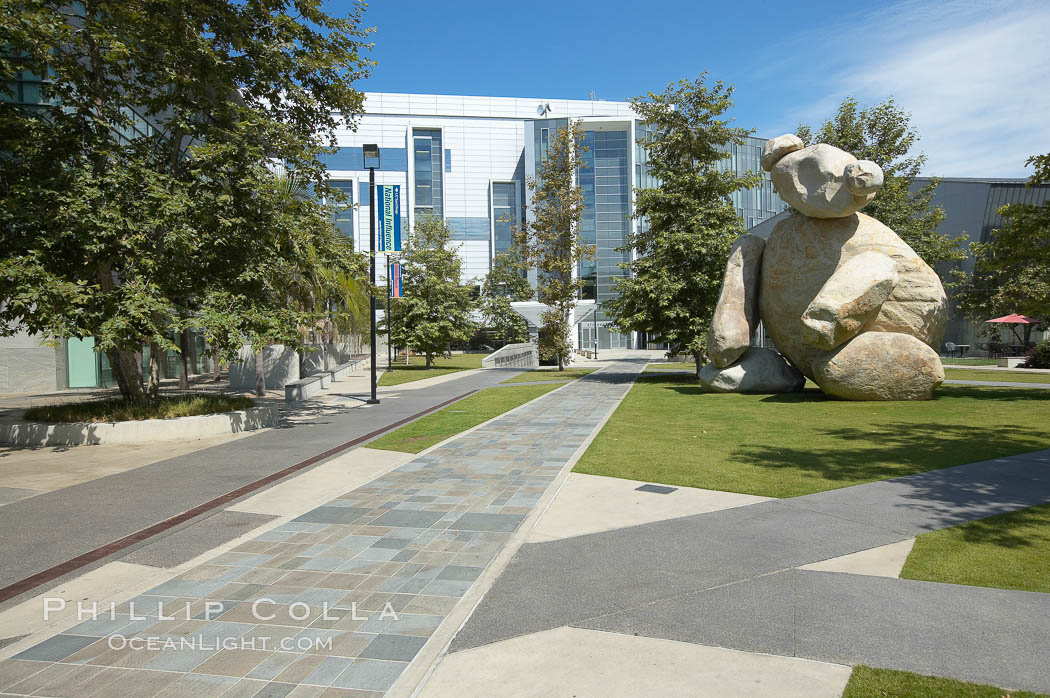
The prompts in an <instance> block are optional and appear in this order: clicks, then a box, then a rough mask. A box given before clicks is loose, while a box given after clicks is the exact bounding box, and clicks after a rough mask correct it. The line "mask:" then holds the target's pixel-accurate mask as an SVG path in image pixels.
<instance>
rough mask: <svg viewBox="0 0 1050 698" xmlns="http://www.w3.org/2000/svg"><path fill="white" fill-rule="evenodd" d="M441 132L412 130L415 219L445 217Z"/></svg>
mask: <svg viewBox="0 0 1050 698" xmlns="http://www.w3.org/2000/svg"><path fill="white" fill-rule="evenodd" d="M441 155H442V151H441V131H440V130H439V129H425V128H415V129H412V157H413V163H414V164H415V183H414V184H415V186H414V193H415V202H414V204H413V205H414V209H413V213H414V214H415V219H414V220H418V219H419V217H420V216H425V215H434V216H437V217H439V218H441V217H443V216H444V210H443V208H442V202H441V186H442V183H443V182H442V167H441V159H442V158H441Z"/></svg>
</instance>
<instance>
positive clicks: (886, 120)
mask: <svg viewBox="0 0 1050 698" xmlns="http://www.w3.org/2000/svg"><path fill="white" fill-rule="evenodd" d="M797 135H798V137H799V138H801V139H802V142H803V143H805V144H806V145H813V144H815V143H827V144H828V145H833V146H835V147H837V148H841V149H842V150H845V151H846V152H848V153H852V154H853V155H855V156H857V158H859V159H861V160H871V161H872V162H874V163H876V164H877V165H878V166H879V167H881V168H882V172H883V174H884V175H885V182H884V184H883V185H882V189H880V190H879V194H878V196H876V197H875V200H874V201H872V202H871V203H870V204H868V205H867V206H865V207H864V213H866V214H868V215H869V216H871V217H873V218H875V219H877V220H879V221H880V222H882V223H884V224H885V225H887V226H889V227H890V228H891V229H893V231H894V232H896V233H897V234H898V235H900V236H901V238H902V239H903V240H904V241H905V242H906V243H908V244H909V245H910V246H911V248H912V249H913V250H915V252H916V253H917V254H918V255H919V256H920V257H922V258H923V259H924V260H926V263H927V264H929V265H930V266H933V265H936V264H940V263H941V262H953V261H958V260H961V259H965V257H966V252H965V251H964V250H963V248H962V247H961V246H960V241H959V240H958V239H954V238H950V237H948V236H946V235H943V234H941V233H939V232H938V231H937V226H939V225H940V224H941V222H943V221H944V209H943V208H941V207H940V206H933V205H932V204H931V200H932V199H933V193H934V192H935V191H936V190H937V185H938V184H940V180H938V179H933V180H931V181H930V183H929V184H927V185H925V186H923V187H920V188H919V189H917V190H914V191H913V188H914V187H913V184H914V182H915V178H916V177H918V176H919V173H920V171H921V170H922V167H923V165H925V164H926V154H925V153H921V152H920V153H918V154H915V155H912V154H910V153H911V152H912V150H913V148H914V147H915V144H916V143H917V142H918V140H919V135H918V133H916V131H915V129H914V128H912V125H911V114H909V113H907V112H906V111H904V110H903V109H901V108H900V107H899V106H897V103H896V102H895V101H893V99H887V100H886V101H885V102H881V103H879V104H875V105H873V106H870V107H865V108H863V109H861V108H860V107H859V105H858V103H857V100H856V99H853V98H852V97H848V98H846V99H844V100H843V101H842V104H840V105H839V108H838V111H836V112H835V115H834V116H833V117H832V118H831V119H828V120H827V121H825V122H824V123H823V124H822V125H821V127H820V128H819V129H816V130H815V129H812V128H810V127H809V126H806V125H802V124H800V125H799V127H798V132H797Z"/></svg>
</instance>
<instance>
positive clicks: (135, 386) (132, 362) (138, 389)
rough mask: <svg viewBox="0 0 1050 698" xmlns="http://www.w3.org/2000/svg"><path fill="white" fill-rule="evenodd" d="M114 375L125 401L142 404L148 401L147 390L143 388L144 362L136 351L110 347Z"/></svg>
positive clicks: (107, 353) (107, 354)
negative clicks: (137, 357)
mask: <svg viewBox="0 0 1050 698" xmlns="http://www.w3.org/2000/svg"><path fill="white" fill-rule="evenodd" d="M106 357H107V358H108V359H109V366H110V368H111V369H112V370H113V377H114V378H116V380H117V387H118V388H120V396H121V397H122V398H124V402H127V403H131V404H134V405H141V404H144V403H145V402H146V392H145V391H144V390H143V389H142V364H141V360H137V359H136V357H135V352H133V351H128V350H126V349H110V350H108V351H107V352H106Z"/></svg>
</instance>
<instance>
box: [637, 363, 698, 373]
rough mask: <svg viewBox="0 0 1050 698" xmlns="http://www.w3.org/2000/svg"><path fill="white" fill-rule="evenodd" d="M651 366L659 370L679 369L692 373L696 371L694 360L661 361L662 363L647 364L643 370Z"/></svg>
mask: <svg viewBox="0 0 1050 698" xmlns="http://www.w3.org/2000/svg"><path fill="white" fill-rule="evenodd" d="M651 368H654V369H657V370H661V371H674V370H679V371H692V372H693V373H696V362H694V361H672V362H669V363H663V364H649V365H648V366H646V367H645V370H646V371H648V370H649V369H651Z"/></svg>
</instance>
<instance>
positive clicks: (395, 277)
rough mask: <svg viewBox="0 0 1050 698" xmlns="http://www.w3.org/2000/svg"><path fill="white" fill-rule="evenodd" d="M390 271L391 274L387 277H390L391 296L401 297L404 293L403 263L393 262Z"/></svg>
mask: <svg viewBox="0 0 1050 698" xmlns="http://www.w3.org/2000/svg"><path fill="white" fill-rule="evenodd" d="M389 273H390V276H388V277H387V278H389V279H390V297H391V298H401V297H402V296H403V295H404V294H403V292H402V288H401V282H402V278H401V263H400V262H394V263H393V264H391V265H390V272H389Z"/></svg>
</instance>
